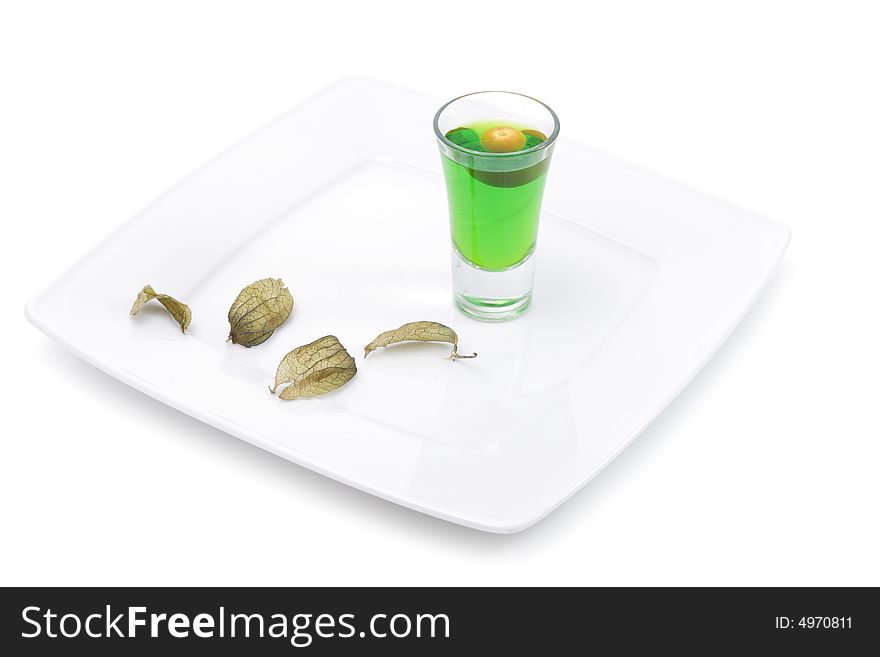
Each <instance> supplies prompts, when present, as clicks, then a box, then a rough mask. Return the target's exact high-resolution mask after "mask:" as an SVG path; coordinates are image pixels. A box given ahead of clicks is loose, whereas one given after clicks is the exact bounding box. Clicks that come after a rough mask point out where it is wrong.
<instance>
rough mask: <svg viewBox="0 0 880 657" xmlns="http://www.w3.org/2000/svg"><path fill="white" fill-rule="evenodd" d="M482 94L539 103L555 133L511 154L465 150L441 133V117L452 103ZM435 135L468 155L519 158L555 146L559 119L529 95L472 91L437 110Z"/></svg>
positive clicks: (513, 92) (549, 109)
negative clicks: (550, 118) (502, 95)
mask: <svg viewBox="0 0 880 657" xmlns="http://www.w3.org/2000/svg"><path fill="white" fill-rule="evenodd" d="M481 94H508V95H511V96H520V97H521V98H528V99H529V100H531V101H533V102H535V103H538V104H539V105H541V106H542V107H543V108H544V109H546V110H547V111H548V112H550V116H552V117H553V132H551V133H550V135H549V136H548V137H547V139H545V140H544V141H542V142H541V143H540V144H537V145H536V146H532V147H531V148H526V149H524V150H521V151H513V152H510V153H491V152H488V151H475V150H473V149H471V148H465V147H464V146H459V145H458V144H456V143H454V142H452V141H450V140H449V139H447V138H446V135H444V134H443V133H442V132H440V115H441V114H442V113H443V110H445V109H446V108H447V107H449V106H450V105H452V103H455V102H457V101H459V100H462V99H464V98H468V97H470V96H479V95H481ZM434 134H435V135H437V139H439V140H440V141H441V142H442V143H444V144H446V145H447V146H449V147H450V148H454V149H455V150H457V151H460V152H462V153H467V154H468V155H478V156H480V157H517V156H520V155H528V154H530V153H537V152H539V151H541V150H543V149H545V148H547V147H549V146H551V145H552V144H553V142H555V141H556V137H557V136H558V135H559V117H558V116H556V112H554V111H553V108H551V107H550V106H549V105H548V104H547V103H545V102H543V101H540V100H538V99H537V98H534V97H532V96H529V95H527V94H521V93H517V92H516V91H501V90H493V89H486V90H485V91H472V92H471V93H468V94H463V95H461V96H457V97H456V98H453V99H452V100H450V101H447V102H445V103H443V105H442V106H441V107H440V109H438V110H437V113H436V114H435V115H434Z"/></svg>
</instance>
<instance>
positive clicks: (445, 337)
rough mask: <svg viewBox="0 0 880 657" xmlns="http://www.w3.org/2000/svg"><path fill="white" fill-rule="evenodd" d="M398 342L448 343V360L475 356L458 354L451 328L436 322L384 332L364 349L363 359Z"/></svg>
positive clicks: (456, 337)
mask: <svg viewBox="0 0 880 657" xmlns="http://www.w3.org/2000/svg"><path fill="white" fill-rule="evenodd" d="M398 342H448V343H449V344H451V345H452V353H450V354H449V358H450V359H452V360H459V359H461V358H476V357H477V354H471V355H470V356H463V355H461V354H460V353H458V335H457V334H456V333H455V331H453V330H452V329H451V328H449V327H448V326H446V325H444V324H439V323H437V322H409V323H408V324H404V325H403V326H401V327H400V328H397V329H394V330H393V331H385V332H384V333H380V334H379V335H377V336H376V338H375V339H374V340H373V341H372V342H371V343H370V344H368V345H367V346H366V347H364V358H366V357H367V356H369V355H370V352H371V351H375V350H376V349H379V348H380V347H387V346H389V345H392V344H396V343H398Z"/></svg>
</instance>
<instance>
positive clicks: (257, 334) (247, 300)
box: [229, 278, 293, 347]
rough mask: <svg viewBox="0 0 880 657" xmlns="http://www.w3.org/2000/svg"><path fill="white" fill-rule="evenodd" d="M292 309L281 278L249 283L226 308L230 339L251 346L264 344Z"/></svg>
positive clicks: (288, 292) (287, 291)
mask: <svg viewBox="0 0 880 657" xmlns="http://www.w3.org/2000/svg"><path fill="white" fill-rule="evenodd" d="M292 310H293V297H292V296H291V295H290V290H288V289H287V288H286V287H285V286H284V281H282V280H281V279H280V278H264V279H262V280H259V281H256V282H254V283H251V284H250V285H248V286H247V287H246V288H244V289H243V290H242V291H241V292H239V293H238V296H237V297H236V298H235V301H234V302H233V303H232V307H231V308H230V309H229V339H230V340H232V342H234V343H235V344H240V345H242V346H245V347H254V346H256V345H258V344H262V343H264V342H265V341H266V340H268V339H269V337H270V336H271V335H272V333H273V332H274V331H275V329H277V328H278V327H279V326H281V325H282V324H283V323H284V321H285V320H286V319H287V318H288V317H289V316H290V312H291V311H292Z"/></svg>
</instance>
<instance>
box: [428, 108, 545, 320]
mask: <svg viewBox="0 0 880 657" xmlns="http://www.w3.org/2000/svg"><path fill="white" fill-rule="evenodd" d="M434 132H435V134H436V136H437V143H438V145H439V147H440V154H441V159H442V161H443V173H444V176H445V179H446V192H447V197H448V201H449V219H450V227H451V233H452V286H453V292H454V300H455V303H456V304H457V305H458V307H459V308H461V309H462V310H463V311H464V312H465V313H466V314H468V315H470V316H471V317H474V318H476V319H481V320H487V321H503V320H508V319H512V318H514V317H517V316H518V315H519V314H520V313H522V312H523V311H524V310H525V309H526V308H527V307H528V305H529V303H530V302H531V300H532V285H533V281H534V277H535V258H534V254H535V247H536V244H537V238H538V224H539V220H540V216H541V201H542V199H543V196H544V183H545V182H546V179H547V171H548V169H549V167H550V156H551V155H552V153H553V145H554V144H555V142H556V137H557V136H558V135H559V119H558V117H557V116H556V113H555V112H554V111H553V110H552V109H550V108H549V107H548V106H547V105H545V104H544V103H542V102H541V101H539V100H535V99H534V98H531V97H529V96H525V95H522V94H517V93H512V92H506V91H480V92H477V93H472V94H467V95H465V96H461V97H459V98H456V99H454V100H451V101H449V102H448V103H446V104H445V105H443V107H441V108H440V109H439V110H438V111H437V114H436V115H435V117H434Z"/></svg>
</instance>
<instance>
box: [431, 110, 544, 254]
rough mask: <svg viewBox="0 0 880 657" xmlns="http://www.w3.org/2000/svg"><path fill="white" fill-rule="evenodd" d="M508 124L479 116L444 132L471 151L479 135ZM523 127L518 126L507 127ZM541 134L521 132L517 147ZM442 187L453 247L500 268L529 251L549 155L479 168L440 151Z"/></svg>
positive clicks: (535, 232) (534, 143)
mask: <svg viewBox="0 0 880 657" xmlns="http://www.w3.org/2000/svg"><path fill="white" fill-rule="evenodd" d="M498 125H508V126H510V123H503V122H491V121H481V122H480V123H476V124H471V125H468V126H463V127H461V128H456V129H454V130H450V131H449V132H447V133H446V138H447V139H449V141H451V142H453V143H455V144H458V145H459V146H462V147H464V148H468V149H470V150H475V151H483V152H485V149H484V148H483V146H482V145H481V144H480V136H481V135H482V134H483V133H484V132H485V131H486V130H488V129H490V128H492V127H494V126H498ZM511 127H515V128H517V129H519V130H525V129H527V128H523V127H522V126H511ZM542 141H544V140H543V139H541V138H540V137H537V136H534V135H526V143H525V146H524V147H523V149H522V150H525V149H527V148H532V147H533V146H537V145H538V144H540V143H541V142H542ZM442 159H443V169H444V173H445V175H446V192H447V195H448V197H449V214H450V218H451V224H452V241H453V243H454V244H455V248H456V249H457V250H458V252H459V253H460V254H461V255H462V256H463V257H464V258H465V259H466V260H469V261H470V262H472V263H473V264H475V265H476V266H477V267H480V268H482V269H489V270H496V271H497V270H503V269H509V268H510V267H513V266H515V265H517V264H519V263H520V262H522V261H523V260H525V259H526V258H527V257H528V256H529V255H530V254H531V253H532V251H533V250H534V248H535V241H536V239H537V236H538V217H539V214H540V210H541V199H542V197H543V195H544V182H545V181H546V179H547V168H548V166H549V160H548V159H545V160H543V161H542V162H539V163H538V164H535V165H533V166H530V167H528V168H525V169H520V170H517V171H481V170H480V169H475V168H469V167H466V166H464V165H463V164H460V163H458V162H454V161H452V160H451V159H449V158H448V157H446V156H443V158H442Z"/></svg>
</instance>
